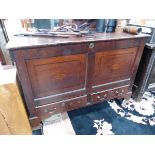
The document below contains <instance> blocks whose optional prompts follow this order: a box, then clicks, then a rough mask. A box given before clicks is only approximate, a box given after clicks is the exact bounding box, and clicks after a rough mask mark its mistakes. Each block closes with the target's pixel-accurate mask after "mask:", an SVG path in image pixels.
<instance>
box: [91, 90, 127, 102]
mask: <svg viewBox="0 0 155 155" xmlns="http://www.w3.org/2000/svg"><path fill="white" fill-rule="evenodd" d="M128 91H129V88H128V87H121V88H115V89H110V90H107V91H102V92H98V93H93V94H91V101H92V102H100V101H105V100H109V99H114V98H123V97H125V96H126V94H127V93H128Z"/></svg>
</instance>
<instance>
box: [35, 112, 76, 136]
mask: <svg viewBox="0 0 155 155" xmlns="http://www.w3.org/2000/svg"><path fill="white" fill-rule="evenodd" d="M40 131H42V134H43V135H75V132H74V130H73V127H72V125H71V122H70V119H69V117H68V114H67V112H65V113H59V114H56V115H53V116H51V117H50V118H48V119H46V120H44V121H43V128H42V130H40ZM38 132H39V131H38ZM34 134H35V135H37V131H34Z"/></svg>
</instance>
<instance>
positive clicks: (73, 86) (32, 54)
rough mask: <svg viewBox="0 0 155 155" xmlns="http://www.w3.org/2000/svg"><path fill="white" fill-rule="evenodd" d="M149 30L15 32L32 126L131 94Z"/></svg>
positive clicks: (13, 48) (12, 46)
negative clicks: (56, 34)
mask: <svg viewBox="0 0 155 155" xmlns="http://www.w3.org/2000/svg"><path fill="white" fill-rule="evenodd" d="M147 37H148V35H131V34H126V33H108V34H106V35H105V34H102V33H96V34H95V36H94V37H93V38H88V37H70V38H65V39H64V38H46V37H14V38H12V41H11V40H10V41H9V43H8V45H7V47H8V49H9V50H10V54H11V56H12V60H13V61H15V63H16V66H17V71H18V77H19V80H20V83H21V87H22V90H23V94H24V99H25V104H26V108H27V111H28V114H29V120H30V122H31V125H32V127H34V126H38V125H39V123H40V122H41V121H42V120H43V119H45V118H47V117H49V116H51V115H53V114H56V113H60V112H65V111H69V110H73V109H76V108H80V107H84V106H87V105H90V104H96V103H99V102H101V101H104V100H109V99H114V98H129V97H130V96H131V93H132V92H131V91H132V86H133V82H134V78H135V74H136V71H137V68H138V65H139V61H140V59H141V55H142V52H143V48H144V45H145V42H146V40H147Z"/></svg>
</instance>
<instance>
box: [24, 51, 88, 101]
mask: <svg viewBox="0 0 155 155" xmlns="http://www.w3.org/2000/svg"><path fill="white" fill-rule="evenodd" d="M26 64H27V69H28V73H29V77H30V81H31V86H32V90H33V94H34V99H37V98H41V97H46V96H49V95H59V94H62V93H66V92H69V91H75V90H79V89H84V87H85V70H86V56H85V55H84V54H79V55H70V56H60V57H51V58H47V59H33V60H27V61H26Z"/></svg>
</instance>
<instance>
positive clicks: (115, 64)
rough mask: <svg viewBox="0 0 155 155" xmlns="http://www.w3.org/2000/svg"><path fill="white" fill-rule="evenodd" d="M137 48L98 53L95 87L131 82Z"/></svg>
mask: <svg viewBox="0 0 155 155" xmlns="http://www.w3.org/2000/svg"><path fill="white" fill-rule="evenodd" d="M137 51H138V49H137V48H129V49H119V50H111V51H105V52H97V53H96V56H95V67H94V76H93V86H94V85H102V84H106V83H111V82H114V81H120V80H129V79H130V77H131V74H132V71H133V69H134V68H133V67H134V61H135V57H136V54H137Z"/></svg>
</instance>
